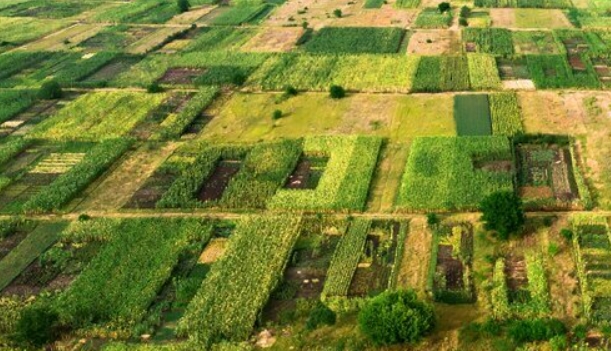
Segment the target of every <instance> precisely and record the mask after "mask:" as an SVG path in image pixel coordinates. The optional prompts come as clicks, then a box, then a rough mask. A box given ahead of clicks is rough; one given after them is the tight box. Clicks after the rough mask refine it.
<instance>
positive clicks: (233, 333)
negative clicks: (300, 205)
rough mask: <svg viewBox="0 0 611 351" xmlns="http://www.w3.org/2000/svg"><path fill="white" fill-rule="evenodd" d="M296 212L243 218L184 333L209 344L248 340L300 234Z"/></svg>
mask: <svg viewBox="0 0 611 351" xmlns="http://www.w3.org/2000/svg"><path fill="white" fill-rule="evenodd" d="M300 221H301V218H300V217H298V216H273V215H272V216H257V217H254V216H252V217H247V218H246V219H244V220H242V221H240V223H239V224H238V227H237V228H236V231H235V233H234V234H233V235H232V236H231V238H230V239H229V247H228V248H227V252H226V254H225V255H224V256H223V258H221V259H220V260H219V261H217V262H216V263H215V264H214V265H213V266H212V269H211V271H210V273H209V274H208V277H207V278H206V279H205V280H204V282H203V284H202V287H201V289H200V290H199V292H198V293H197V295H196V296H195V297H194V298H193V300H192V301H191V303H190V304H189V306H188V308H187V311H186V314H185V316H184V317H183V319H182V320H181V321H180V325H179V327H180V330H181V333H182V334H184V335H188V336H189V337H190V338H192V339H194V340H196V341H198V342H200V343H202V344H203V345H208V346H209V345H211V344H213V343H216V342H220V341H221V340H229V341H241V340H243V339H246V338H247V337H248V336H249V335H250V333H251V331H252V327H253V325H254V324H255V321H256V319H257V314H258V312H259V311H260V310H261V308H263V305H264V304H265V302H266V301H267V299H268V298H269V295H270V293H271V292H272V290H273V289H274V288H275V287H276V285H277V284H278V283H279V281H280V279H281V277H282V272H283V270H284V267H285V266H286V263H287V261H288V259H289V254H290V252H291V249H292V247H293V245H294V244H295V241H296V240H297V236H298V233H299V231H298V227H299V223H300Z"/></svg>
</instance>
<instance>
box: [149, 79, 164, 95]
mask: <svg viewBox="0 0 611 351" xmlns="http://www.w3.org/2000/svg"><path fill="white" fill-rule="evenodd" d="M146 91H147V92H148V93H150V94H157V93H161V92H163V88H162V87H161V85H159V83H157V82H154V83H151V85H149V86H148V87H147V88H146Z"/></svg>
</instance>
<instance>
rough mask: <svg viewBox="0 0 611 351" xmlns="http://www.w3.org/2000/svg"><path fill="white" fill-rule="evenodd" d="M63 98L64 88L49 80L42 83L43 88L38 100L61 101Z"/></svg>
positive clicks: (39, 92)
mask: <svg viewBox="0 0 611 351" xmlns="http://www.w3.org/2000/svg"><path fill="white" fill-rule="evenodd" d="M62 96H64V92H63V91H62V87H61V86H60V85H59V83H58V82H56V81H54V80H49V81H46V82H44V83H42V86H41V87H40V90H39V91H38V98H39V99H43V100H56V99H61V98H62Z"/></svg>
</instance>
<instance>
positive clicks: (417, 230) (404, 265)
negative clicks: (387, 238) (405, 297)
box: [397, 216, 432, 296]
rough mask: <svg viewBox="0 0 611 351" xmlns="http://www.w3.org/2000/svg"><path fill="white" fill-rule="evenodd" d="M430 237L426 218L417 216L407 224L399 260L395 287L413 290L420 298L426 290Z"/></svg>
mask: <svg viewBox="0 0 611 351" xmlns="http://www.w3.org/2000/svg"><path fill="white" fill-rule="evenodd" d="M431 239H432V235H431V233H430V232H429V231H428V230H427V228H426V218H425V217H424V216H418V217H415V218H413V219H412V220H411V221H410V223H409V233H408V234H407V239H406V240H405V244H404V245H405V249H404V251H403V258H402V259H401V269H400V271H399V277H398V279H397V287H402V288H413V289H415V290H416V291H418V293H419V294H420V295H422V296H424V294H425V290H426V277H427V272H428V268H429V267H428V266H429V265H428V262H429V261H430V255H431Z"/></svg>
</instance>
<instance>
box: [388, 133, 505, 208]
mask: <svg viewBox="0 0 611 351" xmlns="http://www.w3.org/2000/svg"><path fill="white" fill-rule="evenodd" d="M512 159H513V158H512V154H511V145H510V143H509V140H508V139H507V138H505V137H462V138H461V137H458V138H450V137H426V138H417V139H416V140H414V142H413V144H412V146H411V151H410V155H409V158H408V160H407V166H406V169H405V173H404V174H403V178H402V181H401V187H400V190H399V194H398V197H397V202H396V206H397V208H398V209H400V210H416V211H424V210H458V209H461V210H469V209H472V210H474V209H477V208H478V205H479V203H480V201H481V200H482V199H483V198H485V197H486V196H487V195H489V194H491V193H493V192H497V191H513V174H512V173H511V172H505V171H491V170H486V169H484V168H478V165H482V166H483V165H486V164H487V163H489V162H490V163H494V162H497V161H511V160H512Z"/></svg>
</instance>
